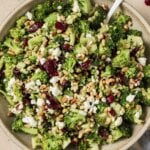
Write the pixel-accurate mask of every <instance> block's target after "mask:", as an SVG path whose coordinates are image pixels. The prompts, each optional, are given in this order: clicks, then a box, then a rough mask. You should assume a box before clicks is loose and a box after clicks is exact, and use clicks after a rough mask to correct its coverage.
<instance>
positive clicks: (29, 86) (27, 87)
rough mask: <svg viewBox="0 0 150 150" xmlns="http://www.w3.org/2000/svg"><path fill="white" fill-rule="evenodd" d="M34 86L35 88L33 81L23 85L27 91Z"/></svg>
mask: <svg viewBox="0 0 150 150" xmlns="http://www.w3.org/2000/svg"><path fill="white" fill-rule="evenodd" d="M34 86H35V82H34V81H31V82H28V83H26V84H25V88H26V89H27V90H29V89H32V88H33V87H34Z"/></svg>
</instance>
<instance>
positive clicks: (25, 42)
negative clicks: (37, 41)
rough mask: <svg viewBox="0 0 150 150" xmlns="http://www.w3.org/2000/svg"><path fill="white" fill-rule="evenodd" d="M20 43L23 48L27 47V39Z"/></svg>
mask: <svg viewBox="0 0 150 150" xmlns="http://www.w3.org/2000/svg"><path fill="white" fill-rule="evenodd" d="M22 42H23V48H25V47H27V46H28V38H23V40H22Z"/></svg>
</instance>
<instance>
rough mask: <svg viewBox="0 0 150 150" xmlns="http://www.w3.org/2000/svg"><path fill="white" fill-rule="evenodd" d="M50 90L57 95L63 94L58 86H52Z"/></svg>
mask: <svg viewBox="0 0 150 150" xmlns="http://www.w3.org/2000/svg"><path fill="white" fill-rule="evenodd" d="M50 91H51V92H52V94H53V96H55V97H57V96H59V95H61V94H62V92H61V91H60V89H59V88H58V87H57V86H53V87H50Z"/></svg>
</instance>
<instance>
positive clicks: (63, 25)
mask: <svg viewBox="0 0 150 150" xmlns="http://www.w3.org/2000/svg"><path fill="white" fill-rule="evenodd" d="M67 27H68V25H67V24H66V23H64V22H59V21H58V22H56V24H55V28H56V29H58V30H61V31H62V32H65V31H66V29H67Z"/></svg>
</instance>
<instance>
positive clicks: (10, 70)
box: [4, 63, 15, 79]
mask: <svg viewBox="0 0 150 150" xmlns="http://www.w3.org/2000/svg"><path fill="white" fill-rule="evenodd" d="M14 68H15V65H14V64H7V63H6V64H5V70H4V73H5V77H6V78H7V79H10V78H11V77H12V76H13V70H14Z"/></svg>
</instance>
